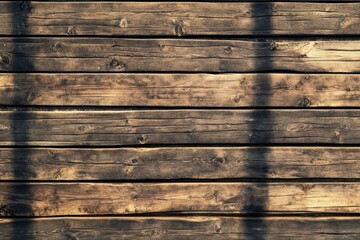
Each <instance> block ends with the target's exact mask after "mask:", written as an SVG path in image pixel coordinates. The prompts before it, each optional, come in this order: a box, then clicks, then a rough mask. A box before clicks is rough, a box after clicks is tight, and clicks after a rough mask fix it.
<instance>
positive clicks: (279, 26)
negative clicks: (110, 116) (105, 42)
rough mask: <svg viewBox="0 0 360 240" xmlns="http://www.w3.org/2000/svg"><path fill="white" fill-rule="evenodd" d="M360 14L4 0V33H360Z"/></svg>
mask: <svg viewBox="0 0 360 240" xmlns="http://www.w3.org/2000/svg"><path fill="white" fill-rule="evenodd" d="M294 9H296V11H294ZM359 12H360V3H347V4H344V3H326V4H323V3H287V2H283V3H279V2H277V3H271V2H267V3H251V2H247V3H224V2H223V3H201V2H157V3H156V2H152V3H149V2H95V1H94V2H68V3H59V2H36V1H34V2H32V3H31V4H28V5H26V4H23V3H22V2H21V1H11V2H10V1H5V2H0V22H1V23H2V26H1V28H0V34H2V35H121V36H133V35H140V36H145V35H146V36H149V35H160V36H183V35H185V36H192V35H230V36H234V35H276V34H283V35H291V34H311V35H314V34H316V35H326V34H360V15H359Z"/></svg>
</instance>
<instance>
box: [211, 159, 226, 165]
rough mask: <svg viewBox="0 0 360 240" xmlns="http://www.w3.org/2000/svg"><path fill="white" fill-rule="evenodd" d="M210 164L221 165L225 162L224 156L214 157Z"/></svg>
mask: <svg viewBox="0 0 360 240" xmlns="http://www.w3.org/2000/svg"><path fill="white" fill-rule="evenodd" d="M211 162H212V164H213V165H215V166H219V165H222V164H224V163H225V162H226V159H225V158H224V157H215V158H213V159H212V160H211Z"/></svg>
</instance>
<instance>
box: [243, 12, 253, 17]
mask: <svg viewBox="0 0 360 240" xmlns="http://www.w3.org/2000/svg"><path fill="white" fill-rule="evenodd" d="M253 16H255V13H254V11H253V10H247V11H245V12H244V17H253Z"/></svg>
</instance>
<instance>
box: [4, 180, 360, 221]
mask: <svg viewBox="0 0 360 240" xmlns="http://www.w3.org/2000/svg"><path fill="white" fill-rule="evenodd" d="M359 192H360V184H359V183H314V182H313V183H0V193H1V194H0V206H1V208H0V209H1V214H2V215H5V216H60V215H103V214H139V213H174V212H176V213H212V214H214V213H223V214H227V213H276V214H291V213H293V214H294V213H359V212H360V198H359Z"/></svg>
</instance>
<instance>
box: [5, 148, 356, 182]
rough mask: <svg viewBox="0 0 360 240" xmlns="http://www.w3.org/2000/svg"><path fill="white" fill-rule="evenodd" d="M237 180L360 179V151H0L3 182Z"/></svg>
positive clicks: (302, 149)
mask: <svg viewBox="0 0 360 240" xmlns="http://www.w3.org/2000/svg"><path fill="white" fill-rule="evenodd" d="M234 178H268V179H278V178H282V179H290V178H291V179H297V178H300V179H305V178H350V179H354V178H360V148H357V147H341V148H327V147H269V148H264V147H186V148H180V147H173V148H120V149H108V148H106V149H86V148H80V149H73V148H35V149H34V148H30V149H29V148H26V149H23V148H15V149H11V148H3V149H0V180H10V181H11V180H23V181H24V180H72V181H76V180H78V181H81V180H142V179H153V180H156V179H234Z"/></svg>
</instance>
